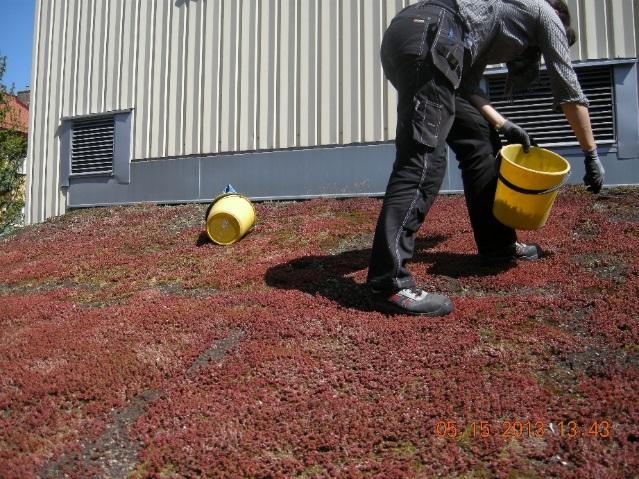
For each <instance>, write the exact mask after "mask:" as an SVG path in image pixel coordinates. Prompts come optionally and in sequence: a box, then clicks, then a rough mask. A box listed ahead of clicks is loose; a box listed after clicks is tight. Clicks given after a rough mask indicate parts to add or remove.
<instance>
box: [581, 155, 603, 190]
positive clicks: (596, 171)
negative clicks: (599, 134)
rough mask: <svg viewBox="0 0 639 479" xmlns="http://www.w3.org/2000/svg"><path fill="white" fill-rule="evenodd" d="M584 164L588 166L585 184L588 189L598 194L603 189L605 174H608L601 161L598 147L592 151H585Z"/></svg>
mask: <svg viewBox="0 0 639 479" xmlns="http://www.w3.org/2000/svg"><path fill="white" fill-rule="evenodd" d="M584 165H585V167H586V174H585V175H584V184H585V185H586V186H587V187H588V191H590V192H591V193H595V194H597V193H599V192H600V191H601V187H602V186H603V182H604V175H605V174H606V171H605V170H604V167H603V165H602V164H601V161H599V155H598V154H597V148H595V149H594V150H591V151H584Z"/></svg>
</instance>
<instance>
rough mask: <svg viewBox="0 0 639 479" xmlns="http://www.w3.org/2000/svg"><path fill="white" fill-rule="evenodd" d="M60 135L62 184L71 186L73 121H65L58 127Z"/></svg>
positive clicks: (62, 185) (64, 186)
mask: <svg viewBox="0 0 639 479" xmlns="http://www.w3.org/2000/svg"><path fill="white" fill-rule="evenodd" d="M58 132H59V135H60V158H61V159H62V161H60V186H61V187H63V188H66V187H68V186H69V175H70V174H71V122H70V121H63V122H62V124H61V125H60V128H59V129H58Z"/></svg>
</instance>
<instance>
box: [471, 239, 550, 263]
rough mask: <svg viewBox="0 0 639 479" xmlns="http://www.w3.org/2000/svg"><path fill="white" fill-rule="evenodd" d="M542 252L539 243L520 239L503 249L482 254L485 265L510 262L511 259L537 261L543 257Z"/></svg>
mask: <svg viewBox="0 0 639 479" xmlns="http://www.w3.org/2000/svg"><path fill="white" fill-rule="evenodd" d="M541 255H542V252H541V248H540V247H539V245H536V244H525V243H520V242H519V241H517V242H515V243H513V244H511V245H510V246H508V247H507V248H505V249H503V250H498V251H495V252H492V253H484V254H481V255H480V256H481V263H482V264H483V265H484V266H490V265H493V264H502V263H508V262H510V261H516V260H523V261H535V260H537V259H539V258H541Z"/></svg>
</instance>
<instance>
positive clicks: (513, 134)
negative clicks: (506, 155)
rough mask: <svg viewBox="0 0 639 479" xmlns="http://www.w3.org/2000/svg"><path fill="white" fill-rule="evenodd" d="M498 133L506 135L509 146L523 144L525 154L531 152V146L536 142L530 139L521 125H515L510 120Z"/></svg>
mask: <svg viewBox="0 0 639 479" xmlns="http://www.w3.org/2000/svg"><path fill="white" fill-rule="evenodd" d="M497 131H499V133H501V134H502V135H504V137H505V138H506V143H508V144H509V145H510V144H512V143H518V144H521V145H522V146H523V147H524V153H528V152H529V151H530V145H531V144H532V145H534V141H533V140H531V139H530V136H529V135H528V133H526V130H524V129H523V128H522V127H521V126H519V125H515V124H514V123H513V122H512V121H510V120H506V122H505V123H504V124H503V125H502V126H501V128H499V130H497Z"/></svg>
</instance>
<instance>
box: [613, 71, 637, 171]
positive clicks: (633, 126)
mask: <svg viewBox="0 0 639 479" xmlns="http://www.w3.org/2000/svg"><path fill="white" fill-rule="evenodd" d="M614 77H615V109H616V114H617V144H618V153H617V155H618V158H619V159H620V160H622V159H638V158H639V81H638V78H637V63H636V62H635V63H632V64H626V65H617V66H616V67H615V68H614Z"/></svg>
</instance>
